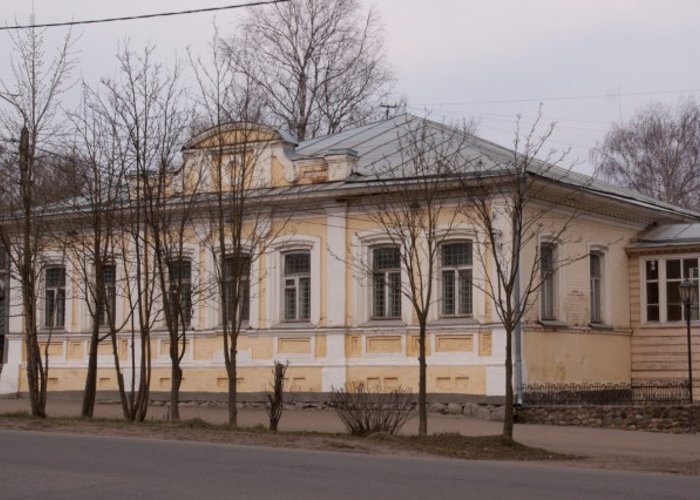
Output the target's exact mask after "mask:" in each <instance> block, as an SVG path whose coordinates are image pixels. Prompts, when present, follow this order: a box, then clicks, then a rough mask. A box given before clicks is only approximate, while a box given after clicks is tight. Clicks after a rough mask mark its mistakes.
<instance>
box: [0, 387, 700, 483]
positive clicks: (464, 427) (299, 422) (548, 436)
mask: <svg viewBox="0 0 700 500" xmlns="http://www.w3.org/2000/svg"><path fill="white" fill-rule="evenodd" d="M28 410H29V401H28V400H26V399H0V413H7V412H15V411H28ZM48 413H49V415H50V416H54V417H59V416H61V417H64V416H65V417H75V416H78V415H79V413H80V402H79V401H70V400H53V401H51V400H50V401H49V405H48ZM180 413H181V417H182V418H183V419H191V418H201V419H203V420H206V421H208V422H211V423H225V422H226V421H227V418H228V414H227V411H226V408H225V407H216V408H208V407H201V406H198V407H182V408H181V410H180ZM95 416H96V417H100V418H121V408H120V407H119V406H118V405H116V404H98V405H97V406H96V408H95ZM149 419H152V420H165V419H166V409H165V407H163V406H152V407H151V408H150V409H149ZM258 424H261V425H267V415H266V413H265V411H264V410H263V409H241V410H239V425H241V426H254V425H258ZM417 428H418V420H417V418H414V419H413V420H411V421H410V422H408V423H407V424H406V426H405V427H404V429H403V432H404V433H407V434H415V433H416V432H417ZM428 428H429V431H430V432H431V433H444V432H458V433H460V434H463V435H467V436H483V435H496V434H500V433H501V430H502V424H501V423H500V422H494V421H485V420H477V419H472V418H467V417H464V416H459V415H440V414H434V413H431V414H429V416H428ZM280 430H281V431H318V432H344V428H343V425H342V424H341V422H340V421H339V420H338V418H337V417H336V416H335V413H334V412H333V411H332V410H319V409H305V410H299V409H295V410H285V412H284V413H283V415H282V420H281V422H280ZM514 434H515V439H516V440H517V441H520V442H521V443H524V444H526V445H529V446H536V447H539V448H545V449H548V450H551V451H556V452H560V453H566V454H573V455H585V456H587V457H590V459H589V460H587V461H586V462H585V463H584V464H583V465H587V464H588V465H590V464H593V465H596V466H602V467H616V468H625V469H635V470H649V471H661V472H681V473H686V474H696V475H700V434H682V435H681V434H663V433H653V432H642V431H623V430H616V429H591V428H586V427H557V426H546V425H531V424H517V425H516V426H515V431H514Z"/></svg>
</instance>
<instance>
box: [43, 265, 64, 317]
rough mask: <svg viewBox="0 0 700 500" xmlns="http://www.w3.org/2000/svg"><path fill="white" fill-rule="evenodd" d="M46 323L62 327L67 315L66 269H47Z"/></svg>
mask: <svg viewBox="0 0 700 500" xmlns="http://www.w3.org/2000/svg"><path fill="white" fill-rule="evenodd" d="M44 279H45V294H46V296H45V303H44V306H45V309H44V325H45V326H47V327H62V326H63V325H64V324H65V317H66V292H65V285H66V270H65V268H63V267H50V268H47V269H46V271H45V277H44Z"/></svg>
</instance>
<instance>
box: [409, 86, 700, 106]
mask: <svg viewBox="0 0 700 500" xmlns="http://www.w3.org/2000/svg"><path fill="white" fill-rule="evenodd" d="M695 92H700V88H695V89H685V90H660V91H656V92H628V93H624V94H623V93H608V94H591V95H578V96H562V97H540V98H527V99H494V100H483V101H446V102H424V103H417V104H416V106H466V105H471V104H517V103H523V102H532V103H539V102H546V101H578V100H585V99H611V98H612V99H616V98H618V97H643V96H649V95H668V94H690V93H695Z"/></svg>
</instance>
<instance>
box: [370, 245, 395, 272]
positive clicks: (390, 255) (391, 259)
mask: <svg viewBox="0 0 700 500" xmlns="http://www.w3.org/2000/svg"><path fill="white" fill-rule="evenodd" d="M372 253H373V259H374V262H373V269H374V270H375V271H382V270H392V269H400V268H401V252H400V251H399V249H398V248H397V247H380V248H375V249H374V251H373V252H372Z"/></svg>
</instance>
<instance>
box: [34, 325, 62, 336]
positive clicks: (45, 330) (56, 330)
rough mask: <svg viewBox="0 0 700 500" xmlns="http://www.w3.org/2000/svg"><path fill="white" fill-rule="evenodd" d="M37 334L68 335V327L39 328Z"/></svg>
mask: <svg viewBox="0 0 700 500" xmlns="http://www.w3.org/2000/svg"><path fill="white" fill-rule="evenodd" d="M36 333H37V334H39V335H53V334H54V333H61V334H63V333H66V327H65V326H60V327H59V326H57V327H56V328H51V327H41V328H37V331H36Z"/></svg>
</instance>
